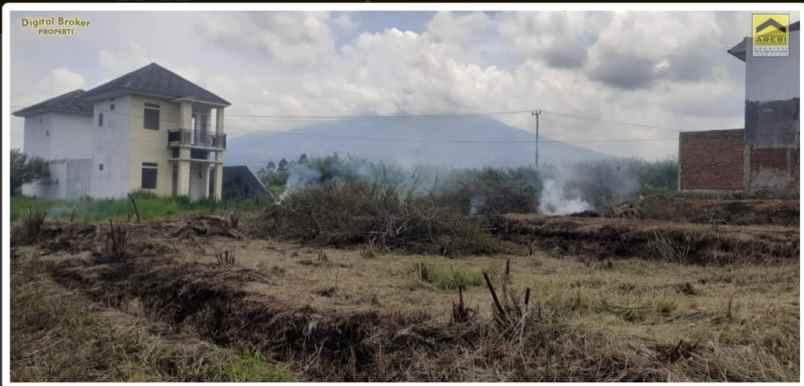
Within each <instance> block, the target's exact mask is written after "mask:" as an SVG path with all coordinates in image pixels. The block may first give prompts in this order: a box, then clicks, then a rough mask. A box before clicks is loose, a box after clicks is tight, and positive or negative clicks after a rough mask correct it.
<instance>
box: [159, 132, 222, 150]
mask: <svg viewBox="0 0 804 386" xmlns="http://www.w3.org/2000/svg"><path fill="white" fill-rule="evenodd" d="M168 146H169V147H190V148H195V149H206V150H225V149H226V134H207V133H204V132H203V131H200V130H188V129H173V130H168Z"/></svg>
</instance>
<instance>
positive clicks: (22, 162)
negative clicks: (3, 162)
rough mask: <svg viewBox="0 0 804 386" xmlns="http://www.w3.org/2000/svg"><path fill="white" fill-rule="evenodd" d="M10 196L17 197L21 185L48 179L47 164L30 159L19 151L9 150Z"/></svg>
mask: <svg viewBox="0 0 804 386" xmlns="http://www.w3.org/2000/svg"><path fill="white" fill-rule="evenodd" d="M10 166H11V194H12V195H18V194H19V193H20V188H22V184H25V183H28V182H32V181H34V180H36V179H38V178H47V177H50V169H49V168H48V162H47V161H46V160H44V159H42V158H39V157H31V158H28V156H27V155H26V154H25V153H23V152H22V151H21V150H20V149H11V165H10Z"/></svg>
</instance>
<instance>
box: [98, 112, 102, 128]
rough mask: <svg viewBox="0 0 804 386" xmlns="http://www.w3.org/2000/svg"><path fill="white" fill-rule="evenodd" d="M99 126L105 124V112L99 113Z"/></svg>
mask: <svg viewBox="0 0 804 386" xmlns="http://www.w3.org/2000/svg"><path fill="white" fill-rule="evenodd" d="M98 126H103V113H100V114H98Z"/></svg>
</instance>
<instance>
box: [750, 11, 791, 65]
mask: <svg viewBox="0 0 804 386" xmlns="http://www.w3.org/2000/svg"><path fill="white" fill-rule="evenodd" d="M751 19H752V22H751V34H752V37H753V39H752V43H753V47H754V49H753V53H754V56H788V55H789V54H790V14H784V13H777V14H763V13H755V14H753V15H752V16H751Z"/></svg>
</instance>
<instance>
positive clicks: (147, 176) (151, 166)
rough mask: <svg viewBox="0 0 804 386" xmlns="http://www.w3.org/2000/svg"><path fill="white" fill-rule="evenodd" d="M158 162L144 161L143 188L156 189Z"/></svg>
mask: <svg viewBox="0 0 804 386" xmlns="http://www.w3.org/2000/svg"><path fill="white" fill-rule="evenodd" d="M156 171H157V164H156V163H154V162H143V163H142V188H143V189H156Z"/></svg>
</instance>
